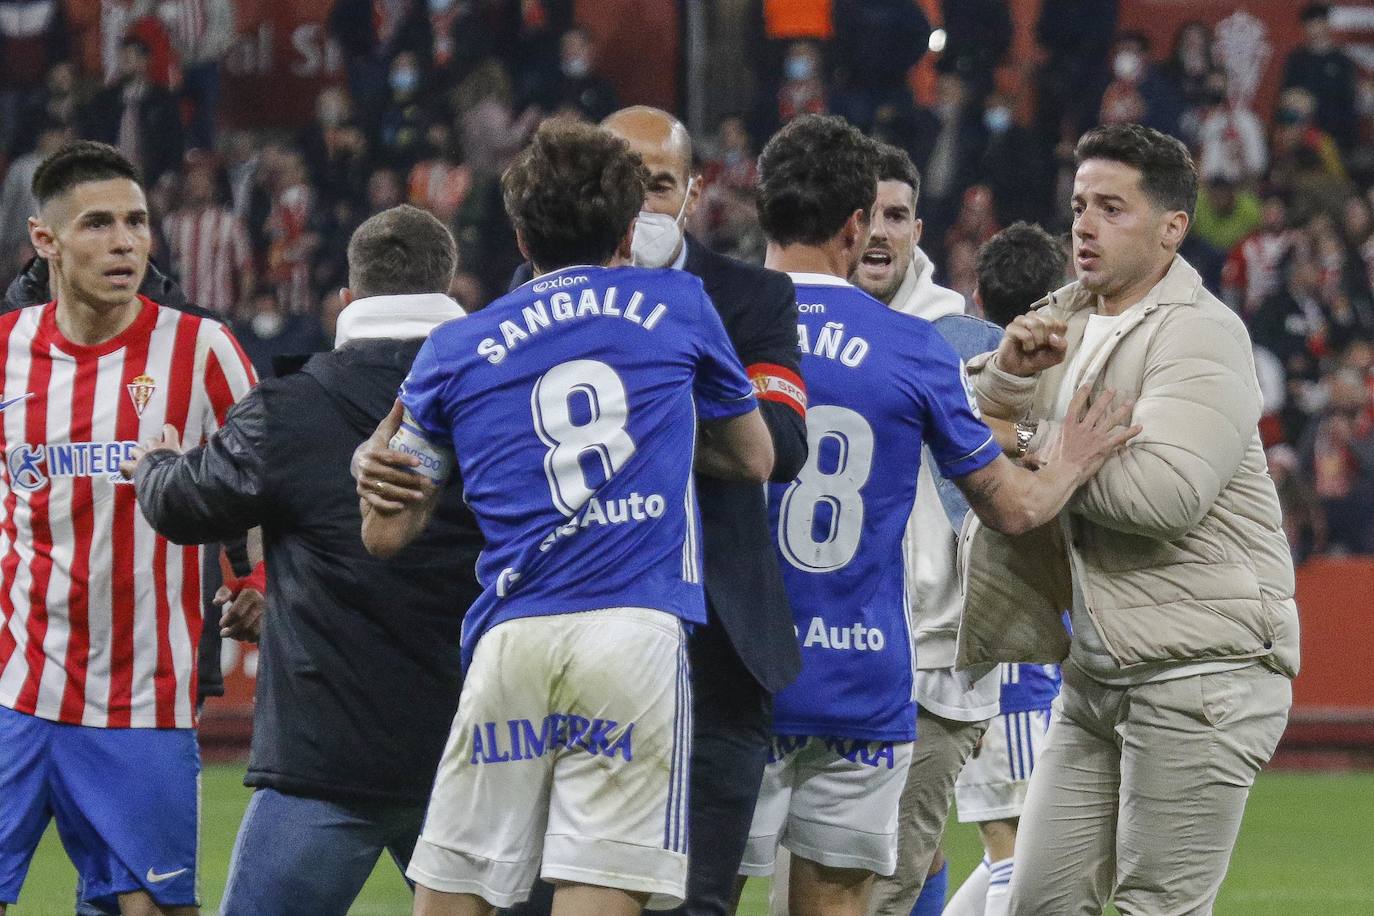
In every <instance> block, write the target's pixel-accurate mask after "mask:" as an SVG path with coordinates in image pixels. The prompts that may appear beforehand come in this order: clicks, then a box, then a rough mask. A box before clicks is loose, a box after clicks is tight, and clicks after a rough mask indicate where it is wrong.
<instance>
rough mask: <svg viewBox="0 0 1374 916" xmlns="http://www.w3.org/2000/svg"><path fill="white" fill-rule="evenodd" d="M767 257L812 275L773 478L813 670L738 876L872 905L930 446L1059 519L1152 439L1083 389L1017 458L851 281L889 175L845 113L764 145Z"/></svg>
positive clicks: (1023, 513)
mask: <svg viewBox="0 0 1374 916" xmlns="http://www.w3.org/2000/svg"><path fill="white" fill-rule="evenodd" d="M759 170H760V205H759V212H760V221H761V223H762V225H763V229H764V232H765V233H766V234H767V235H768V240H769V243H768V255H767V266H769V267H771V268H773V269H776V270H782V271H786V272H788V273H790V274H791V276H792V280H793V282H794V284H795V285H796V288H797V307H798V312H799V327H798V336H799V338H800V343H801V349H802V354H803V355H802V369H803V375H804V376H805V378H806V381H807V388H808V390H809V392H810V406H809V409H808V411H807V430H808V442H809V447H810V457H809V458H808V460H807V464H806V466H805V468H804V469H803V470H802V472H801V474H799V475H798V477H797V479H796V480H795V481H793V482H792V483H790V484H777V485H773V486H772V487H770V493H769V504H770V513H771V520H772V522H773V530H774V533H775V536H776V538H777V546H778V551H779V553H780V555H781V557H782V560H783V563H782V566H783V576H784V581H785V583H786V585H787V589H788V594H789V596H790V598H791V600H792V606H793V613H794V615H795V618H796V626H797V637H798V640H799V641H800V644H801V652H802V673H801V676H800V677H799V678H798V679H797V681H795V682H794V683H793V684H792V685H791V686H789V687H787V688H785V689H784V690H783V691H782V692H780V693H779V694H778V695H777V697H776V700H775V705H774V732H775V740H774V747H773V754H772V756H771V759H770V762H769V764H768V767H767V770H766V773H765V776H764V783H763V789H762V791H761V793H760V796H759V801H758V805H757V807H756V809H755V815H754V823H753V826H752V827H751V829H750V839H749V848H748V850H747V851H746V854H745V860H744V864H743V866H742V867H741V872H742V873H743V874H748V875H765V874H770V873H771V872H772V869H773V865H774V861H775V858H776V854H777V847H778V845H779V844H781V845H783V846H785V847H786V848H787V849H788V850H790V851H791V853H792V867H791V878H790V894H789V899H790V905H791V909H792V912H793V913H807V914H812V913H825V914H846V916H849V914H853V916H859V914H862V913H864V912H865V911H866V907H867V897H868V891H869V888H870V886H871V884H872V879H873V876H874V875H875V874H891V873H892V871H893V868H894V866H895V862H896V819H897V809H898V799H899V797H900V794H901V790H902V786H903V784H904V782H905V778H906V770H907V766H908V763H909V760H910V757H911V744H912V741H913V739H914V738H915V722H916V710H915V704H914V702H913V699H912V689H913V688H912V680H913V676H912V669H913V659H912V655H913V649H912V639H911V634H910V629H909V626H908V615H907V608H906V602H905V589H904V587H903V583H904V575H903V573H904V570H903V550H902V536H903V532H904V530H905V526H906V521H907V518H908V517H909V516H910V514H911V508H912V503H913V500H914V498H915V491H916V478H917V473H918V471H919V468H920V460H921V448H922V445H923V444H925V445H926V446H929V448H930V452H931V454H932V455H933V456H934V459H935V461H936V463H937V464H938V465H939V467H940V470H941V471H942V473H943V474H944V475H945V476H946V477H947V478H949V479H951V480H954V481H955V482H956V483H957V485H958V486H959V487H960V489H961V490H962V492H963V493H964V494H965V495H966V496H967V498H968V501H969V503H970V505H971V507H972V508H973V510H974V511H975V512H977V513H978V515H979V516H980V517H981V518H982V519H983V520H984V521H985V522H986V523H987V524H989V525H991V526H993V527H994V528H997V529H999V530H1002V531H1008V532H1023V531H1027V530H1029V529H1031V528H1033V527H1036V526H1039V525H1041V524H1044V523H1046V522H1048V521H1049V520H1050V519H1052V518H1054V516H1055V515H1056V514H1057V513H1058V511H1059V510H1060V508H1062V507H1063V505H1064V504H1065V502H1067V500H1068V499H1069V497H1070V496H1071V495H1072V494H1073V493H1074V491H1075V490H1076V489H1077V488H1078V487H1079V486H1080V485H1081V484H1082V483H1084V482H1085V481H1086V480H1088V479H1089V478H1090V477H1091V476H1092V475H1093V474H1094V473H1096V471H1097V469H1098V468H1099V467H1100V466H1101V464H1102V462H1103V461H1104V460H1105V459H1106V457H1107V456H1108V455H1110V454H1111V453H1112V452H1113V451H1115V450H1116V449H1117V448H1119V447H1120V446H1121V445H1122V444H1123V443H1125V442H1126V441H1128V440H1129V439H1130V438H1131V437H1132V436H1134V435H1135V433H1136V432H1137V430H1135V429H1134V428H1131V429H1127V428H1125V427H1123V426H1122V425H1121V421H1122V420H1123V419H1124V418H1125V416H1127V415H1128V414H1127V411H1128V410H1129V406H1127V407H1113V405H1112V403H1111V402H1112V400H1113V398H1112V397H1110V396H1108V397H1103V398H1101V399H1099V401H1098V402H1097V403H1096V404H1095V405H1094V406H1093V407H1092V408H1090V409H1086V410H1085V405H1086V396H1085V394H1084V393H1080V395H1079V396H1078V398H1077V403H1076V406H1075V408H1074V410H1072V411H1070V414H1071V416H1072V417H1073V418H1074V419H1073V421H1072V423H1071V424H1070V425H1069V426H1066V427H1065V428H1064V431H1063V435H1062V437H1061V439H1060V440H1059V443H1058V448H1057V451H1056V459H1055V460H1054V461H1052V462H1049V463H1047V464H1046V466H1045V467H1044V468H1043V469H1042V470H1041V471H1040V472H1039V473H1032V472H1030V471H1028V470H1025V469H1023V468H1020V467H1017V466H1015V465H1013V464H1012V463H1011V462H1010V461H1008V460H1007V459H1006V458H1004V457H1003V456H1002V454H1001V449H1000V448H999V446H998V445H997V443H996V441H995V440H994V438H993V436H992V433H991V432H990V431H989V430H988V428H987V427H986V426H985V425H984V424H983V423H982V422H981V420H980V419H979V418H978V415H977V412H976V408H975V407H974V406H973V404H972V400H971V397H970V395H969V393H968V390H967V387H966V384H965V381H964V376H963V373H962V371H961V366H960V361H959V358H958V356H957V355H956V354H955V353H954V351H953V350H952V349H951V348H950V346H949V344H947V343H946V342H945V341H944V340H943V338H941V337H940V335H939V334H938V333H937V332H936V331H935V330H934V328H933V327H932V326H931V325H930V324H929V323H928V322H925V321H922V320H920V319H914V318H912V317H910V316H907V315H902V314H899V313H896V312H893V311H892V310H890V309H888V308H887V306H885V305H884V304H882V303H881V302H879V301H878V300H876V299H874V298H872V297H871V296H869V295H868V294H867V293H865V292H863V291H862V290H860V289H858V288H857V287H855V286H852V285H851V284H850V283H849V282H848V280H847V279H845V278H847V277H848V276H849V275H850V274H851V273H852V272H853V270H854V268H855V267H856V266H857V263H858V260H859V258H860V256H861V254H862V252H863V251H864V249H865V247H866V245H867V240H868V230H869V222H868V221H869V208H870V207H871V205H872V203H873V200H874V197H875V194H876V189H877V156H876V150H875V148H874V146H873V144H872V142H871V141H869V140H867V139H866V138H864V136H863V135H862V134H860V133H859V132H858V131H857V130H855V129H854V128H853V127H851V126H849V125H848V124H847V123H845V122H844V121H843V120H842V119H839V118H833V117H819V116H807V117H802V118H798V119H796V120H794V121H792V122H791V123H790V124H788V125H787V126H786V127H784V128H783V129H782V130H781V131H780V132H779V133H778V134H777V135H776V136H774V137H773V139H772V140H770V141H769V143H768V146H767V147H766V148H765V150H764V152H763V155H762V156H761V157H760V159H759Z"/></svg>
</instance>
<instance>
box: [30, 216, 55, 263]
mask: <svg viewBox="0 0 1374 916" xmlns="http://www.w3.org/2000/svg"><path fill="white" fill-rule="evenodd" d="M29 244H31V245H33V250H34V252H35V253H37V255H38V256H39V257H40V258H42V259H43V260H45V261H51V260H53V259H54V258H55V257H57V233H56V232H54V231H53V229H52V227H51V226H49V225H48V223H47V221H46V220H44V219H43V218H42V217H41V216H30V217H29Z"/></svg>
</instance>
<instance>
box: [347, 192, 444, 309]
mask: <svg viewBox="0 0 1374 916" xmlns="http://www.w3.org/2000/svg"><path fill="white" fill-rule="evenodd" d="M457 266H458V248H457V246H456V245H455V244H454V242H453V234H452V233H450V232H449V231H448V229H447V228H446V227H445V226H444V224H443V223H441V222H439V220H438V219H436V218H435V217H434V214H432V213H429V212H428V211H425V210H421V209H419V208H417V207H412V206H410V204H401V205H400V206H399V207H392V208H391V209H389V210H383V211H382V212H381V213H378V214H377V215H376V216H373V217H371V218H369V219H368V220H367V221H366V222H364V223H363V224H362V225H361V226H359V227H358V228H357V229H356V230H354V232H353V237H352V238H350V239H349V240H348V288H349V289H351V290H352V291H353V293H354V295H356V296H359V297H363V296H403V295H410V294H415V293H447V292H448V288H449V284H450V283H452V282H453V271H454V270H455V269H456V268H457Z"/></svg>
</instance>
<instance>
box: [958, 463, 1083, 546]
mask: <svg viewBox="0 0 1374 916" xmlns="http://www.w3.org/2000/svg"><path fill="white" fill-rule="evenodd" d="M956 482H957V483H958V484H959V488H960V489H961V490H962V491H963V492H964V495H965V496H966V497H967V498H968V502H969V507H970V508H971V509H972V510H973V511H974V512H975V513H976V514H977V515H978V517H979V518H980V519H982V520H983V522H984V523H985V524H986V525H988V526H989V527H991V528H994V529H996V530H998V531H1000V532H1002V533H1003V534H1013V535H1014V534H1024V533H1025V532H1027V531H1030V530H1032V529H1034V528H1039V527H1040V526H1041V525H1044V524H1046V523H1047V522H1049V521H1052V520H1053V519H1054V518H1055V517H1056V516H1057V515H1058V514H1059V513H1060V511H1062V510H1063V508H1064V506H1065V505H1067V504H1068V501H1069V499H1070V498H1071V497H1072V496H1073V494H1074V493H1075V492H1076V491H1077V490H1078V488H1079V487H1080V486H1082V483H1083V480H1082V472H1081V471H1080V470H1079V469H1078V468H1076V467H1074V466H1071V465H1068V464H1052V465H1049V466H1047V467H1045V468H1043V469H1042V470H1040V471H1030V470H1027V469H1026V468H1022V467H1018V466H1017V465H1015V464H1013V463H1012V462H1010V461H1008V460H1007V459H1006V458H1005V457H998V459H997V460H996V461H994V462H993V463H992V464H990V465H988V466H987V467H985V468H983V469H982V470H980V471H975V472H974V473H972V474H970V475H968V476H967V477H962V478H960V479H959V480H958V481H956Z"/></svg>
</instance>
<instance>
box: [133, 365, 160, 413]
mask: <svg viewBox="0 0 1374 916" xmlns="http://www.w3.org/2000/svg"><path fill="white" fill-rule="evenodd" d="M127 387H128V389H129V397H130V398H131V399H132V400H133V402H134V410H136V411H138V415H139V416H140V417H141V416H143V410H144V408H146V407H147V406H148V402H149V401H151V400H152V399H153V392H154V391H156V390H157V381H156V380H155V379H154V378H153V377H152V376H151V375H136V376H134V380H133V381H132V382H130V383H129V384H128V386H127Z"/></svg>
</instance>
